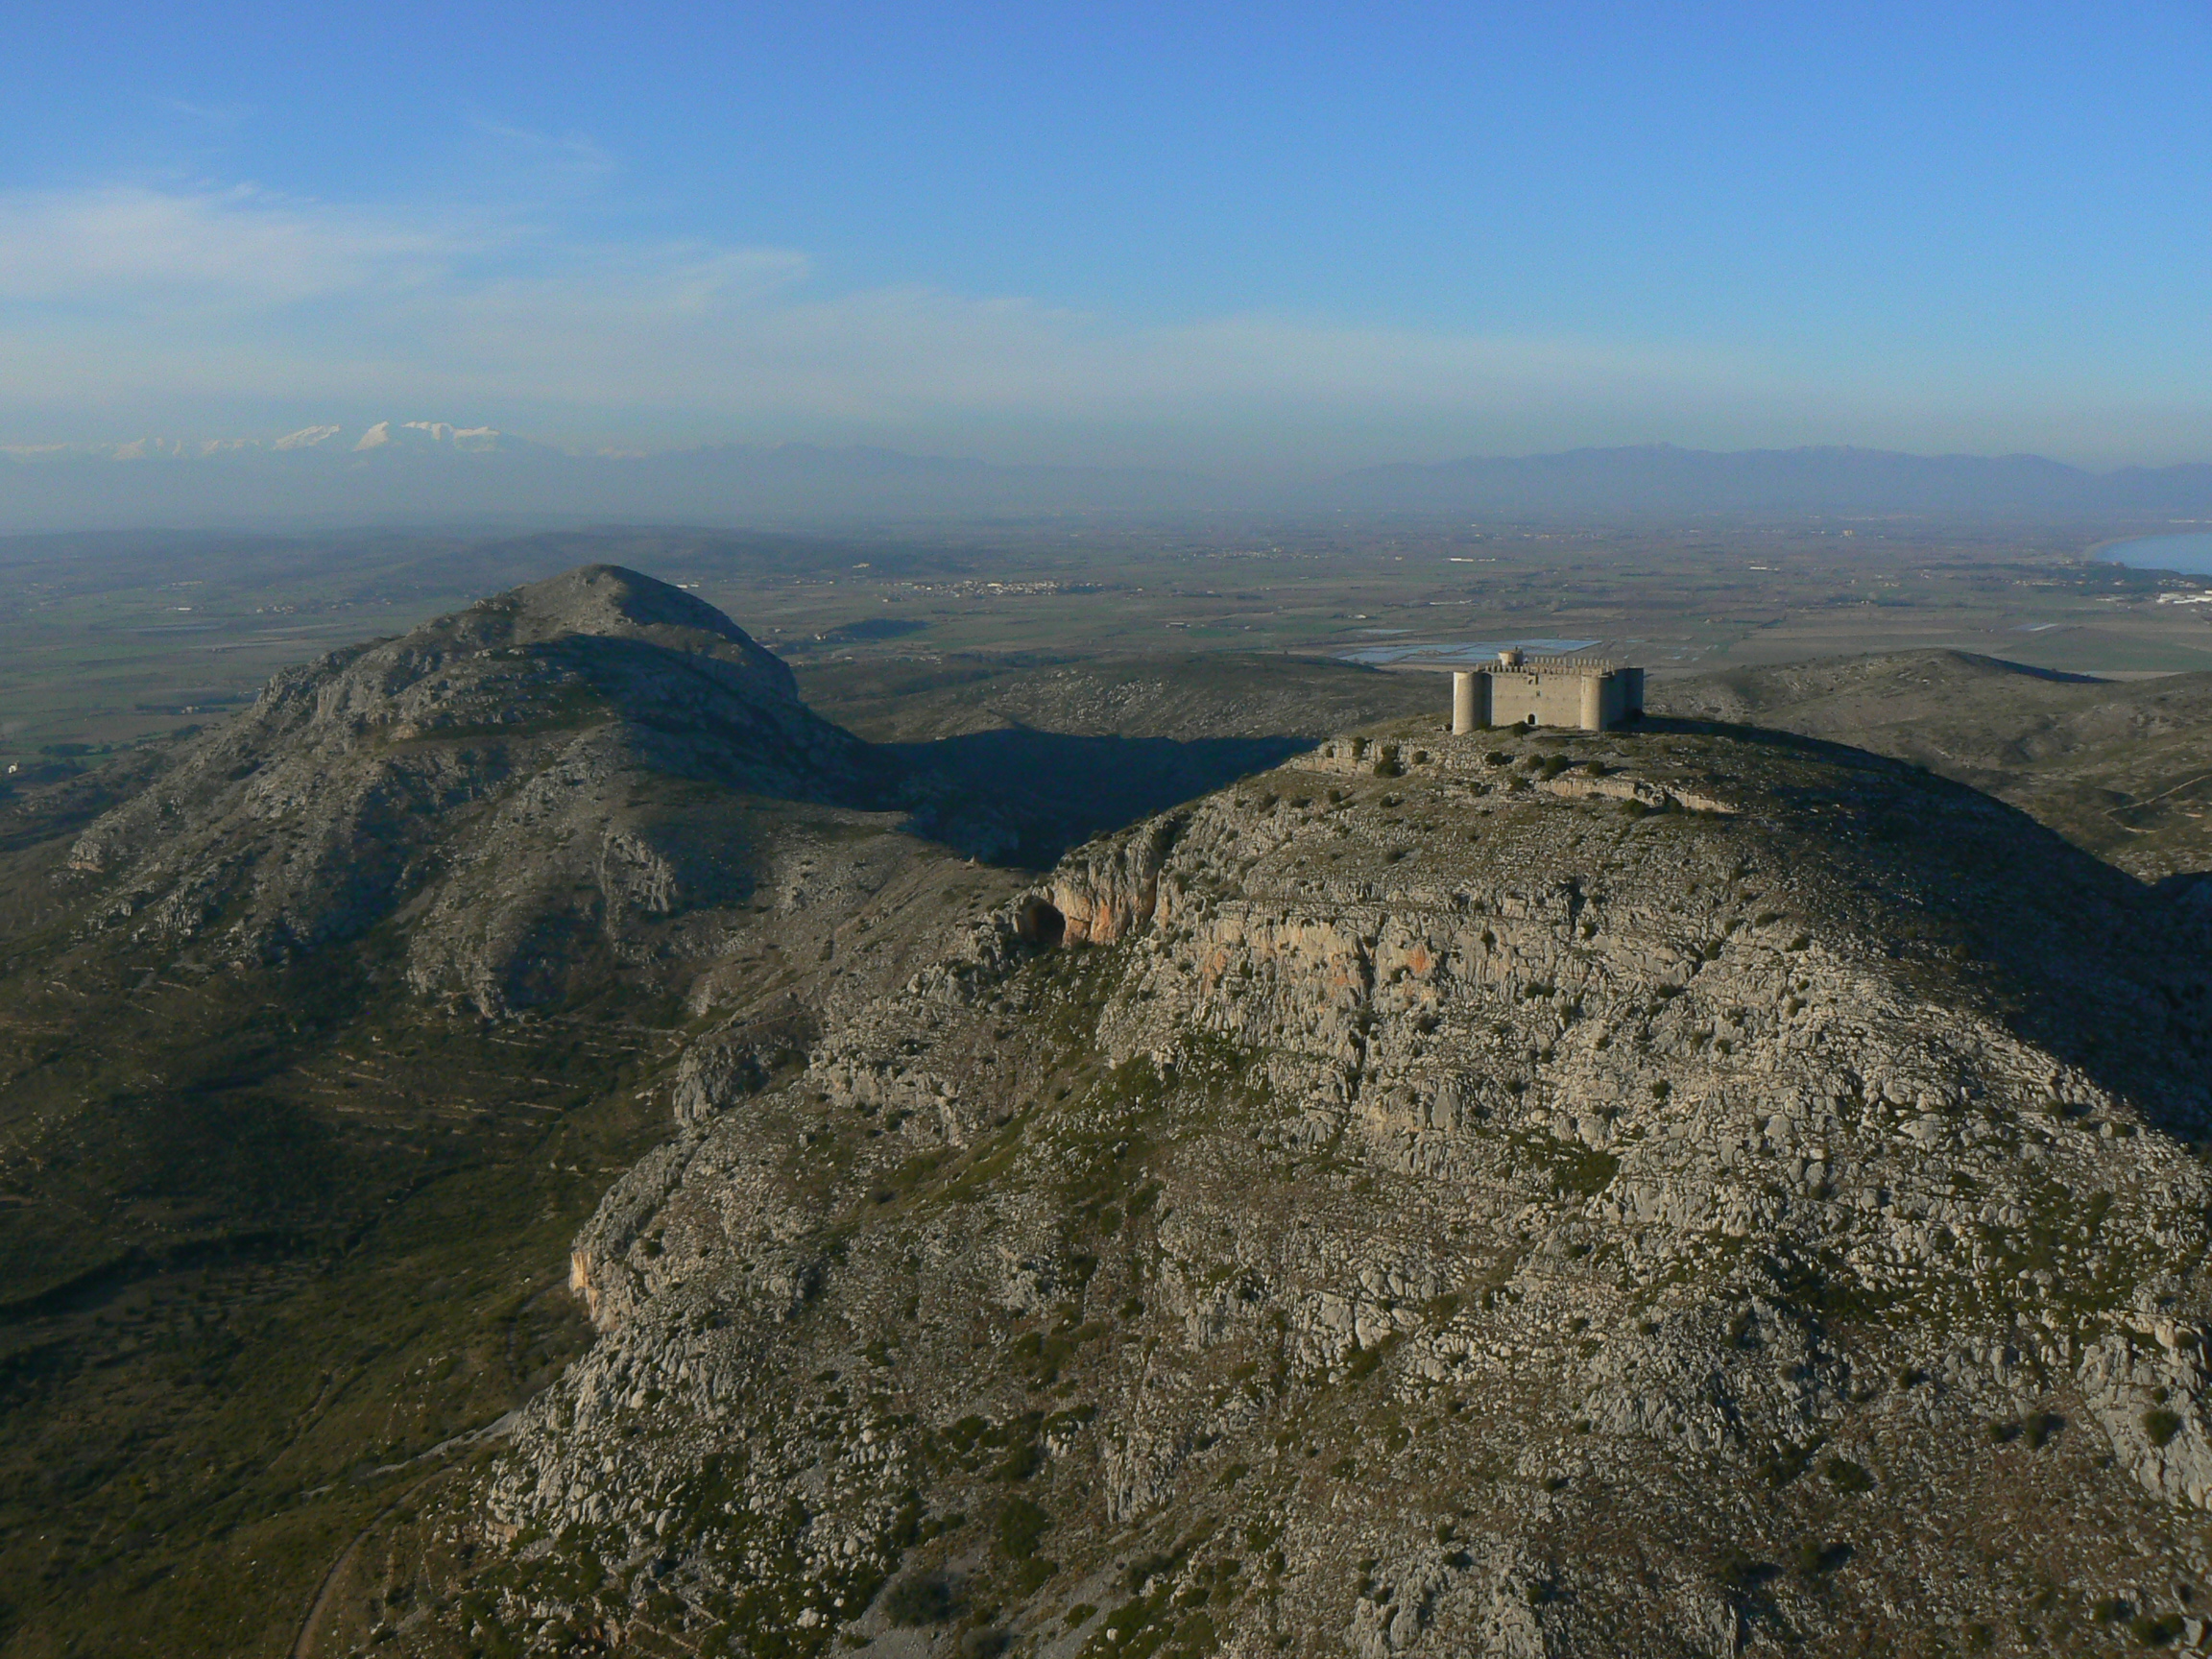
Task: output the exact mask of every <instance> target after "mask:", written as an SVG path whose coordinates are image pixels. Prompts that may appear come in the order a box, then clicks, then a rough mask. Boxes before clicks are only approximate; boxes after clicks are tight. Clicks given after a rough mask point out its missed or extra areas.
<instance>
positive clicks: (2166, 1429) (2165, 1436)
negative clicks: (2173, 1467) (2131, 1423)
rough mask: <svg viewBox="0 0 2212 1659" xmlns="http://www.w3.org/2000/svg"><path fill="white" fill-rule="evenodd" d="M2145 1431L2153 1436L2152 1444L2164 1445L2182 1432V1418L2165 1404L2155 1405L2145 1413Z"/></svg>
mask: <svg viewBox="0 0 2212 1659" xmlns="http://www.w3.org/2000/svg"><path fill="white" fill-rule="evenodd" d="M2143 1432H2144V1433H2146V1434H2148V1435H2150V1436H2151V1444H2152V1445H2153V1446H2163V1445H2165V1444H2166V1443H2167V1442H2168V1441H2169V1440H2171V1439H2173V1438H2174V1436H2175V1435H2176V1434H2178V1433H2180V1432H2181V1419H2180V1418H2179V1417H2178V1416H2176V1414H2175V1413H2174V1412H2172V1411H2169V1410H2168V1409H2167V1408H2166V1407H2163V1406H2153V1407H2152V1408H2151V1409H2150V1410H2148V1411H2146V1412H2144V1413H2143Z"/></svg>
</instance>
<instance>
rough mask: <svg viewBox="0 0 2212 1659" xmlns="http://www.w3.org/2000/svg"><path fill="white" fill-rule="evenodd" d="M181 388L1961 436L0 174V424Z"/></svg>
mask: <svg viewBox="0 0 2212 1659" xmlns="http://www.w3.org/2000/svg"><path fill="white" fill-rule="evenodd" d="M525 136H530V137H534V136H535V135H525ZM502 141H504V139H502ZM547 142H550V143H554V144H556V145H557V146H558V145H560V144H563V143H565V141H555V140H549V141H547ZM591 154H592V153H591V152H590V151H589V147H585V148H583V149H580V150H578V151H577V152H576V155H577V156H578V157H579V164H582V163H583V162H584V161H588V160H589V156H590V155H591ZM194 406H208V407H220V408H221V409H223V410H225V411H228V412H231V414H232V415H233V416H234V415H235V413H236V412H239V411H252V410H255V409H263V408H265V409H266V410H267V411H268V412H269V413H268V417H267V419H268V421H269V422H270V423H271V424H272V425H274V424H276V422H279V421H289V422H290V423H292V424H299V423H301V421H302V420H305V419H323V418H326V417H328V418H335V417H338V416H341V415H345V416H349V417H350V416H353V415H363V416H367V417H368V418H372V419H373V418H375V417H376V416H378V415H380V414H383V413H388V412H390V411H391V410H394V409H399V410H404V411H416V412H421V413H426V414H431V415H436V416H439V417H442V418H445V419H451V420H456V421H467V422H475V421H494V422H496V423H499V424H503V425H508V426H510V427H514V428H518V429H522V430H533V431H537V432H540V433H542V434H547V435H552V436H556V437H558V436H562V435H565V434H584V433H590V434H594V435H597V436H601V437H607V436H614V435H619V434H623V433H626V432H646V431H650V432H651V433H652V434H653V435H654V436H656V437H658V438H661V439H663V440H665V439H669V438H693V439H704V438H715V437H740V436H742V437H752V438H760V437H780V436H805V437H813V438H835V437H839V436H843V437H854V438H867V439H877V440H885V439H888V440H891V441H902V442H908V443H917V444H932V443H934V444H942V445H964V446H967V447H970V448H984V449H992V448H994V447H996V449H997V452H999V453H1008V452H1025V453H1027V454H1030V455H1036V454H1039V453H1041V452H1048V451H1049V450H1050V449H1051V447H1052V446H1054V445H1058V446H1059V449H1060V452H1061V453H1063V454H1066V455H1070V456H1073V455H1078V454H1085V453H1107V452H1112V453H1117V454H1119V455H1122V456H1145V455H1149V456H1151V457H1152V458H1162V459H1166V458H1175V459H1182V460H1185V461H1191V460H1199V461H1203V460H1205V459H1207V458H1209V457H1208V455H1207V454H1206V451H1208V450H1211V451H1212V457H1211V458H1214V459H1228V460H1230V461H1235V460H1237V459H1238V458H1243V459H1251V458H1254V457H1263V456H1266V455H1268V454H1269V453H1270V452H1271V451H1272V452H1274V454H1275V455H1276V457H1277V458H1290V457H1288V456H1287V454H1286V451H1289V450H1301V451H1305V452H1307V453H1309V454H1310V453H1313V452H1316V451H1318V452H1320V453H1321V454H1322V455H1323V456H1324V458H1331V459H1342V460H1355V459H1369V458H1374V457H1375V456H1376V455H1377V454H1379V453H1398V454H1407V453H1414V454H1418V453H1423V452H1428V453H1438V452H1445V451H1449V450H1452V449H1463V448H1469V447H1486V448H1492V449H1511V448H1532V447H1551V446H1560V445H1569V444H1574V443H1579V442H1623V441H1637V440H1642V439H1648V438H1657V437H1667V438H1673V439H1676V440H1677V441H1684V442H1708V443H1713V442H1718V443H1731V442H1737V443H1741V442H1774V441H1783V442H1829V441H1838V440H1858V441H1867V442H1886V441H1887V442H1896V441H1899V440H1900V439H1901V438H1907V437H1911V438H1919V437H1922V436H1926V437H1927V438H1929V439H1930V440H1931V441H1933V442H1936V443H1944V442H1949V443H1952V444H1957V443H1958V442H1959V437H1958V436H1957V434H1955V433H1954V434H1953V435H1951V436H1949V437H1948V438H1946V437H1945V436H1944V434H1942V433H1941V432H1929V433H1926V434H1922V433H1918V432H1911V431H1909V430H1908V427H1909V423H1910V419H1922V420H1927V419H1928V418H1929V417H1928V414H1927V411H1926V410H1925V409H1924V408H1923V409H1922V410H1921V411H1920V413H1919V414H1918V415H1917V416H1911V417H1908V416H1906V415H1901V414H1900V407H1901V405H1900V402H1899V400H1898V399H1897V398H1895V397H1889V398H1888V399H1887V402H1886V401H1885V397H1884V395H1883V393H1882V392H1881V389H1880V388H1878V387H1877V388H1872V389H1869V388H1867V387H1860V388H1857V389H1853V388H1839V387H1837V386H1834V385H1808V384H1805V383H1803V382H1802V381H1800V380H1798V379H1795V378H1793V377H1792V376H1791V375H1790V374H1787V373H1781V372H1778V371H1776V370H1774V369H1772V368H1770V367H1768V366H1767V365H1764V364H1762V363H1760V362H1758V361H1756V360H1754V359H1751V358H1748V357H1745V356H1740V355H1731V354H1728V353H1724V352H1719V351H1707V350H1692V349H1676V348H1670V347H1664V346H1657V347H1654V346H1647V345H1640V344H1634V343H1627V344H1623V343H1619V342H1609V341H1603V340H1587V339H1584V340H1577V339H1560V338H1551V339H1538V338H1526V337H1507V336H1485V335H1479V334H1471V333H1464V332H1444V331H1421V330H1415V329H1391V328H1376V327H1351V326H1345V325H1340V324H1336V323H1334V322H1332V321H1330V320H1328V319H1320V318H1310V317H1296V316H1281V315H1249V314H1248V315H1231V316H1220V317H1213V318H1203V319H1198V320H1194V321H1191V322H1188V323H1183V324H1178V325H1165V326H1138V325H1131V324H1128V323H1126V322H1124V321H1121V320H1118V319H1116V318H1114V317H1111V316H1104V315H1099V314H1096V313H1092V312H1082V311H1074V310H1070V309H1066V308H1060V307H1055V306H1052V305H1049V304H1046V303H1042V302H1039V301H1034V300H1030V299H1024V298H1020V297H1011V298H1008V297H989V296H984V297H975V296H967V295H960V294H953V293H948V292H945V291H943V290H940V289H933V288H925V287H888V288H876V289H869V290H862V291H856V292H834V291H830V290H829V289H828V288H827V287H826V286H825V284H824V282H823V280H822V277H821V275H820V273H819V272H818V271H817V270H816V268H815V266H814V263H813V262H812V261H811V260H810V259H809V258H808V257H807V256H806V255H805V254H804V253H802V252H796V251H792V250H786V249H776V248H727V247H715V246H710V245H705V244H699V243H665V244H655V245H644V246H640V245H631V246H617V247H610V246H584V245H576V244H573V243H568V242H565V241H563V240H561V239H559V238H558V237H556V236H554V235H552V234H551V233H549V232H548V231H546V230H545V229H543V228H541V227H539V226H538V225H536V224H534V223H530V222H524V221H521V220H518V219H513V218H502V217H500V216H497V215H491V214H480V213H464V212H431V211H416V212H398V211H390V210H373V209H369V208H363V207H356V206H349V205H344V204H328V203H321V202H315V201H308V200H301V199H296V198H290V197H285V196H280V195H276V194H273V193H271V192H267V191H263V190H259V189H255V188H252V187H251V186H245V185H238V186H228V187H222V188H212V187H211V188H206V189H202V190H157V189H153V188H148V187H145V186H142V185H129V186H123V185H118V186H114V187H110V188H104V189H91V190H80V191H60V192H44V193H36V194H15V195H0V427H4V428H5V430H4V431H0V436H6V437H8V438H10V439H12V440H20V441H24V442H36V441H38V440H40V439H43V438H45V437H48V436H51V435H52V434H51V432H50V430H49V429H48V427H49V426H50V423H51V422H52V421H54V420H55V419H56V418H57V417H58V415H60V414H64V413H67V412H68V411H71V410H75V411H78V412H80V413H82V412H84V411H101V412H105V413H104V416H103V421H104V424H107V425H109V426H111V425H112V424H113V423H114V421H115V420H116V419H117V418H118V417H117V412H118V411H140V412H144V411H152V410H156V409H158V410H160V411H163V412H164V414H165V415H166V416H167V417H168V418H169V419H171V420H172V421H174V419H175V418H176V414H177V412H179V411H185V410H189V409H190V408H192V407H194ZM122 418H123V419H126V420H129V419H132V418H133V417H132V416H129V415H125V416H123V417H122ZM135 419H137V420H139V421H148V420H149V418H148V417H147V416H146V415H144V414H143V413H141V414H139V415H138V416H136V417H135ZM1885 422H1887V424H1886V425H1885ZM1900 422H1904V424H1900ZM149 423H150V422H149ZM76 424H77V425H78V427H79V429H80V430H81V429H82V427H83V424H84V422H83V421H77V423H76ZM2008 436H2012V438H2013V441H2019V442H2027V443H2034V442H2036V441H2037V434H2035V433H2034V432H2032V431H2024V432H2020V433H2018V434H2016V435H2008ZM2042 436H2043V438H2044V439H2045V440H2046V441H2047V440H2048V438H2049V436H2050V434H2048V433H2046V434H2043V435H2042ZM1968 446H1982V445H1971V444H1969V445H1968Z"/></svg>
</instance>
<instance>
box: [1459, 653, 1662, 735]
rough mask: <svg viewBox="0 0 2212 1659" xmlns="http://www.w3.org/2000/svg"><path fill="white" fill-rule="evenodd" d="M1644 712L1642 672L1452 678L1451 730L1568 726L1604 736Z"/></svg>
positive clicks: (1494, 672)
mask: <svg viewBox="0 0 2212 1659" xmlns="http://www.w3.org/2000/svg"><path fill="white" fill-rule="evenodd" d="M1643 712H1644V670H1643V669H1641V668H1617V669H1614V670H1612V671H1611V672H1609V673H1595V674H1593V673H1577V672H1575V671H1574V670H1572V669H1564V670H1562V669H1545V668H1506V667H1498V668H1486V669H1478V670H1475V671H1473V672H1469V671H1466V670H1460V671H1456V672H1455V673H1454V674H1453V676H1452V730H1453V731H1454V732H1455V733H1459V734H1461V735H1464V734H1465V733H1469V732H1473V731H1479V730H1480V729H1481V728H1482V727H1485V726H1526V725H1528V724H1531V722H1532V723H1533V724H1535V725H1538V726H1551V727H1567V728H1570V729H1574V730H1579V731H1583V732H1603V731H1606V730H1608V729H1609V728H1611V727H1614V726H1618V725H1620V724H1621V723H1622V722H1623V721H1624V720H1628V719H1630V718H1632V717H1634V716H1635V715H1638V714H1641V713H1643Z"/></svg>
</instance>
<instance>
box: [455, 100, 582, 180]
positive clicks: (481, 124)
mask: <svg viewBox="0 0 2212 1659" xmlns="http://www.w3.org/2000/svg"><path fill="white" fill-rule="evenodd" d="M468 122H469V128H470V129H471V130H472V131H473V132H475V133H476V135H477V136H478V137H479V138H482V139H484V140H485V141H486V142H487V143H488V144H490V145H492V146H493V147H494V148H495V149H497V150H498V151H500V152H502V153H504V155H505V156H507V157H508V158H510V159H514V160H518V161H522V162H525V163H527V164H530V165H534V166H537V167H541V168H543V169H546V170H548V171H552V172H556V173H560V174H564V175H565V176H566V177H567V178H568V180H570V181H572V182H577V183H591V182H595V181H597V180H602V179H606V178H609V177H611V176H612V175H613V173H614V172H615V171H616V168H615V162H614V157H613V156H611V155H609V154H608V153H607V152H606V151H605V150H604V149H602V148H601V147H600V145H599V143H598V141H597V140H596V139H593V138H591V137H589V135H587V134H585V133H582V132H562V133H554V132H536V131H534V130H533V129H531V128H528V127H517V126H514V125H512V124H510V123H508V122H505V121H496V120H493V118H492V117H490V116H488V115H483V114H476V113H471V114H470V115H469V117H468Z"/></svg>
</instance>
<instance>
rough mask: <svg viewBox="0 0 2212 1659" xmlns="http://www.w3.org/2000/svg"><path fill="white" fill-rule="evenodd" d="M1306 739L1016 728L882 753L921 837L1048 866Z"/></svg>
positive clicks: (1260, 766) (1300, 746)
mask: <svg viewBox="0 0 2212 1659" xmlns="http://www.w3.org/2000/svg"><path fill="white" fill-rule="evenodd" d="M1312 742H1313V740H1312V739H1311V738H1308V737H1295V736H1270V737H1201V738H1191V739H1176V738H1171V737H1111V736H1107V737H1099V736H1081V735H1075V734H1071V733H1059V732H1039V731H1034V730H1031V729H1028V728H1025V727H1015V728H1010V729H1006V730H1001V731H996V732H976V733H968V734H965V735H962V736H957V737H943V738H939V739H937V740H936V741H934V742H929V743H894V744H886V745H883V746H882V752H883V753H885V754H887V755H889V756H890V757H893V758H894V759H895V760H897V761H898V762H899V764H900V765H901V766H902V768H903V769H904V770H905V772H906V773H907V775H908V777H909V778H911V779H913V780H914V781H915V783H916V786H917V788H918V789H919V790H920V792H921V794H922V801H921V803H920V804H919V805H917V806H916V807H915V809H914V811H913V814H912V816H911V818H910V820H909V823H910V826H911V828H912V829H913V830H914V831H915V833H917V834H921V835H926V836H927V837H929V838H930V839H932V840H938V841H943V842H945V843H946V844H948V845H950V846H952V847H955V848H958V849H959V850H960V851H962V852H965V853H969V854H973V855H974V856H977V857H981V858H984V859H987V860H989V861H991V862H994V863H1007V864H1017V865H1020V866H1022V867H1024V868H1028V869H1037V870H1042V869H1047V868H1049V867H1050V866H1051V865H1052V864H1054V863H1056V862H1057V861H1058V860H1059V858H1060V856H1061V854H1064V853H1066V852H1067V851H1068V849H1070V847H1075V846H1079V845H1081V844H1082V843H1083V842H1085V841H1088V840H1090V839H1091V838H1092V837H1093V836H1094V835H1099V834H1104V833H1106V832H1108V831H1110V830H1115V829H1125V828H1127V827H1128V826H1129V825H1131V824H1135V823H1139V822H1141V821H1142V820H1143V819H1145V818H1149V817H1151V816H1152V815H1153V814H1154V813H1156V812H1165V811H1166V810H1167V808H1169V807H1170V806H1178V805H1182V804H1183V803H1184V802H1186V801H1191V800H1195V799H1197V798H1198V797H1199V796H1201V795H1208V794H1211V793H1213V792H1214V790H1216V789H1219V788H1221V787H1222V786H1223V785H1224V784H1228V783H1232V782H1234V781H1236V780H1238V778H1242V777H1246V776H1248V775H1249V774H1251V773H1254V772H1262V771H1265V770H1266V769H1268V768H1269V767H1272V766H1277V765H1280V764H1282V762H1283V761H1285V760H1286V759H1288V758H1289V757H1291V756H1292V755H1295V754H1297V753H1299V752H1300V751H1301V750H1304V749H1309V748H1311V747H1312Z"/></svg>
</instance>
